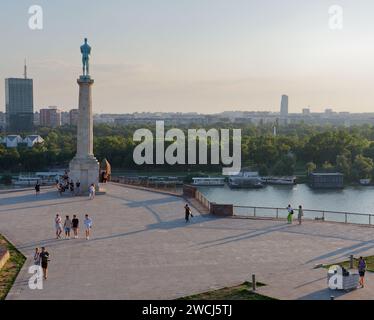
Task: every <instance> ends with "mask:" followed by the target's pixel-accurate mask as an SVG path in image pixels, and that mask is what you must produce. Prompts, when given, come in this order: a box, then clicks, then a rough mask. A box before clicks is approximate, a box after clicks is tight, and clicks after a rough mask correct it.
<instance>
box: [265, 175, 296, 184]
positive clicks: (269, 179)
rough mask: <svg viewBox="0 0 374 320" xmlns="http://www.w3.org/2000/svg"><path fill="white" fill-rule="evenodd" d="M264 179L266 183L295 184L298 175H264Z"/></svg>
mask: <svg viewBox="0 0 374 320" xmlns="http://www.w3.org/2000/svg"><path fill="white" fill-rule="evenodd" d="M261 179H262V181H263V182H264V183H266V184H277V185H295V184H296V177H262V178H261Z"/></svg>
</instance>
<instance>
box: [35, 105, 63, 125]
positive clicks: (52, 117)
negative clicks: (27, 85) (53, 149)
mask: <svg viewBox="0 0 374 320" xmlns="http://www.w3.org/2000/svg"><path fill="white" fill-rule="evenodd" d="M40 125H41V126H42V127H52V128H56V127H60V126H61V111H60V110H59V109H58V108H57V107H49V108H48V109H40Z"/></svg>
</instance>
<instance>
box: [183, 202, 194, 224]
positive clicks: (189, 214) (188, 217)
mask: <svg viewBox="0 0 374 320" xmlns="http://www.w3.org/2000/svg"><path fill="white" fill-rule="evenodd" d="M184 210H185V219H186V223H187V222H189V221H190V216H191V218H193V214H192V212H191V208H190V207H189V205H188V204H186V205H185V206H184Z"/></svg>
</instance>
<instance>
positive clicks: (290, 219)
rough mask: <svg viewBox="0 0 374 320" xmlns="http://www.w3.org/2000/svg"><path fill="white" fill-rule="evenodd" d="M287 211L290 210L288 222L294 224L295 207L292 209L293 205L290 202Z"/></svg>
mask: <svg viewBox="0 0 374 320" xmlns="http://www.w3.org/2000/svg"><path fill="white" fill-rule="evenodd" d="M287 211H288V216H287V222H288V223H289V224H292V217H293V209H292V207H291V205H290V204H289V205H288V207H287Z"/></svg>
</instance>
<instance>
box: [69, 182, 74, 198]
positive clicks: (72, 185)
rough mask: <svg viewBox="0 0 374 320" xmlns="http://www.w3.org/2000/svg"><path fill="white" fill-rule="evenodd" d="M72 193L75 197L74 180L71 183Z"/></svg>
mask: <svg viewBox="0 0 374 320" xmlns="http://www.w3.org/2000/svg"><path fill="white" fill-rule="evenodd" d="M70 193H71V195H72V196H74V181H73V180H71V181H70Z"/></svg>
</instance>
